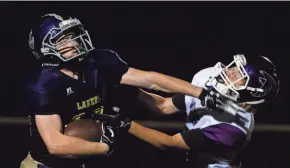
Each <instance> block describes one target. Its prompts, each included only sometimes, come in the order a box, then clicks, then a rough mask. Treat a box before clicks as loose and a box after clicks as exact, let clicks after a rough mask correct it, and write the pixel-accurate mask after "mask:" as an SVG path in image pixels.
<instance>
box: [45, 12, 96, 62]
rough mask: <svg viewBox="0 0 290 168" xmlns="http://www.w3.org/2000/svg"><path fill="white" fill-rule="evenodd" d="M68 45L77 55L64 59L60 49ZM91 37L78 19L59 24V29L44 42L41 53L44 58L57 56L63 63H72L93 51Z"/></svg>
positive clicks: (53, 30)
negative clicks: (71, 61)
mask: <svg viewBox="0 0 290 168" xmlns="http://www.w3.org/2000/svg"><path fill="white" fill-rule="evenodd" d="M68 37H69V38H68ZM68 43H70V44H72V46H71V47H72V49H75V50H76V53H75V54H74V55H73V56H70V57H67V58H66V57H64V56H63V55H62V54H61V53H60V51H59V50H58V49H60V48H64V46H65V45H67V44H68ZM93 49H94V47H93V45H92V42H91V39H90V36H89V34H88V32H87V31H86V30H84V29H83V26H82V24H81V23H80V21H79V20H78V19H71V18H70V19H68V20H64V21H62V22H60V23H59V28H52V29H51V30H50V31H49V32H48V33H47V34H46V36H45V37H44V38H43V41H42V48H41V52H42V53H43V55H44V56H56V57H57V58H59V59H60V60H61V61H63V62H67V61H70V60H72V59H75V58H77V57H79V58H80V56H84V55H86V54H87V53H88V52H89V51H91V50H93ZM64 50H65V49H64Z"/></svg>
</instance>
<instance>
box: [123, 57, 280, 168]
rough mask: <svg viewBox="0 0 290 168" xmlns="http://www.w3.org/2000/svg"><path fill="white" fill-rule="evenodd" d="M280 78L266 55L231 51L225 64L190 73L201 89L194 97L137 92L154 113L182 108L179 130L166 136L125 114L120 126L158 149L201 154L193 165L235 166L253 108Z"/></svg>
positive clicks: (271, 93)
mask: <svg viewBox="0 0 290 168" xmlns="http://www.w3.org/2000/svg"><path fill="white" fill-rule="evenodd" d="M279 83H280V82H279V79H278V78H277V74H276V66H275V65H274V64H273V63H272V62H271V61H270V60H269V59H268V58H266V57H264V56H260V57H256V58H254V57H247V58H246V57H245V56H244V55H235V56H234V60H233V61H232V62H231V63H230V64H229V65H227V66H225V65H223V64H222V63H217V64H216V65H215V66H214V67H209V68H206V69H203V70H201V71H199V72H198V73H197V74H195V75H194V77H193V80H192V85H195V86H199V87H201V88H204V90H203V91H202V93H201V96H199V98H196V97H190V96H185V95H175V96H173V97H170V98H164V97H161V96H159V95H155V94H151V93H148V92H145V91H142V92H140V93H139V95H138V98H139V100H141V101H142V102H143V103H145V104H146V105H147V106H148V107H150V108H151V109H152V110H154V111H157V112H158V113H161V114H165V115H168V114H173V113H176V112H179V111H186V113H187V122H186V124H185V126H186V129H185V130H184V131H182V132H180V133H178V134H175V135H173V136H169V135H167V134H164V133H162V132H159V131H156V130H153V129H150V128H146V127H143V126H141V125H139V124H137V123H136V122H133V121H130V120H129V119H128V120H123V122H121V123H122V126H121V127H122V128H125V127H124V122H125V125H126V128H127V129H128V131H129V132H130V133H131V134H133V135H134V136H136V137H137V138H139V139H142V140H144V141H146V142H148V143H150V144H152V145H153V146H156V147H158V148H160V149H166V148H172V147H173V148H179V149H184V150H185V151H186V152H187V153H189V156H190V153H193V156H198V157H199V156H200V158H199V159H198V160H199V162H198V163H197V164H198V166H197V167H202V168H205V167H207V168H238V167H241V160H240V158H239V157H238V154H239V153H240V151H242V150H243V148H244V147H245V146H246V144H247V143H248V142H249V140H250V137H251V133H252V130H253V127H254V117H253V111H254V110H256V109H257V108H258V107H259V106H261V105H264V104H266V103H268V102H271V101H273V100H274V99H275V97H276V96H277V94H278V92H279ZM209 93H210V94H209ZM203 95H204V96H203ZM201 156H202V157H201ZM189 163H190V159H189Z"/></svg>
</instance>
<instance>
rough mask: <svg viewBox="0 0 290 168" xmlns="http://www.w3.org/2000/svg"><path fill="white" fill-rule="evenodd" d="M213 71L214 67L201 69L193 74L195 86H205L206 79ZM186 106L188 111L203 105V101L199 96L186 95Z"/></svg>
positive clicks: (192, 82)
mask: <svg viewBox="0 0 290 168" xmlns="http://www.w3.org/2000/svg"><path fill="white" fill-rule="evenodd" d="M211 72H212V67H210V68H205V69H203V70H201V71H199V72H198V73H196V74H195V75H194V76H193V79H192V81H191V84H192V85H194V86H198V87H202V88H204V87H205V83H206V81H207V80H208V79H209V76H210V75H211ZM185 106H186V112H187V113H188V112H190V111H191V110H193V109H195V108H198V107H202V105H201V101H200V100H199V99H198V98H196V97H192V96H187V95H186V96H185Z"/></svg>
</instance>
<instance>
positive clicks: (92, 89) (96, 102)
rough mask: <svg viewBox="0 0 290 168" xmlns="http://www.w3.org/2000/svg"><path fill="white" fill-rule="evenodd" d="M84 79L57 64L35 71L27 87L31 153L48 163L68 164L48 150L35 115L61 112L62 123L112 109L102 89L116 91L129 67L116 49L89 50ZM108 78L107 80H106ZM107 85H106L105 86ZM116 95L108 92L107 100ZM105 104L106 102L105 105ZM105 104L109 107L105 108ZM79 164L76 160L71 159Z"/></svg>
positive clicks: (53, 165)
mask: <svg viewBox="0 0 290 168" xmlns="http://www.w3.org/2000/svg"><path fill="white" fill-rule="evenodd" d="M82 65H83V69H82V72H83V74H84V78H83V80H76V79H73V78H71V77H69V76H67V75H65V74H64V73H62V72H60V71H59V69H58V68H55V67H49V68H42V69H41V70H40V71H39V72H36V73H35V74H33V75H32V78H31V79H30V81H29V83H28V84H27V87H26V93H27V95H26V98H27V105H28V109H29V112H30V116H31V117H32V126H31V130H32V131H31V132H32V136H31V140H32V145H31V149H30V152H31V155H32V157H33V158H34V159H36V160H37V161H39V162H42V163H44V164H45V165H47V166H52V167H61V165H62V164H64V163H65V166H64V167H69V166H68V165H67V164H68V163H66V162H67V161H71V162H77V161H73V160H66V159H62V158H59V157H55V156H52V155H50V154H49V153H48V151H47V149H46V147H45V144H44V143H43V141H42V139H41V137H40V135H39V133H38V131H37V129H36V126H35V121H34V117H35V115H50V114H58V115H59V116H60V117H61V119H62V124H63V125H62V126H63V128H64V126H65V125H67V124H68V123H70V122H71V121H72V120H75V119H80V118H90V117H91V116H92V114H93V113H102V112H104V113H109V112H110V111H109V109H110V108H109V107H108V108H107V106H110V105H112V103H111V102H109V101H108V103H107V101H103V94H102V93H103V92H104V89H105V90H106V91H108V90H109V91H110V92H109V93H114V90H115V89H117V87H118V85H119V83H120V80H121V77H122V75H123V74H124V73H126V72H127V70H128V67H127V64H126V62H124V61H123V60H122V59H121V58H120V57H119V56H118V55H117V53H116V52H114V51H111V50H95V51H92V52H90V54H89V55H88V56H87V59H85V61H84V62H83V63H82ZM104 81H105V83H104ZM104 86H105V87H104ZM110 97H114V96H113V95H112V94H106V100H109V99H110ZM105 105H106V106H105ZM103 106H105V107H106V108H105V109H103ZM72 164H76V163H72Z"/></svg>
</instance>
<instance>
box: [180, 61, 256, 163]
mask: <svg viewBox="0 0 290 168" xmlns="http://www.w3.org/2000/svg"><path fill="white" fill-rule="evenodd" d="M213 71H214V68H213V67H210V68H206V69H203V70H201V71H199V72H198V73H197V74H195V76H194V77H193V80H192V82H191V84H192V85H195V86H199V87H202V88H205V83H206V82H207V80H208V79H209V77H210V75H211V74H212V72H213ZM185 106H186V113H187V115H189V113H190V111H192V110H194V109H197V108H201V107H203V105H202V104H201V101H200V100H199V99H198V98H195V97H191V96H185ZM238 115H240V116H242V117H243V118H245V119H246V120H247V121H244V123H243V124H244V126H243V127H242V126H240V125H238V124H237V123H235V122H232V123H228V122H222V121H218V120H216V119H215V118H214V117H213V116H210V115H204V116H202V117H201V118H200V119H199V120H198V121H194V122H191V121H187V122H186V124H185V126H186V127H187V129H189V130H191V129H200V130H201V131H202V132H204V134H205V135H206V136H207V134H206V132H207V131H208V130H210V131H211V130H212V128H221V129H219V130H221V131H220V132H218V133H217V135H213V136H211V137H210V136H207V137H208V138H210V139H212V140H214V141H217V142H221V143H226V141H228V140H227V139H228V138H226V137H227V135H226V134H227V132H226V131H227V130H226V129H228V127H230V128H238V129H237V130H241V131H242V132H241V133H240V134H243V133H244V134H245V136H246V139H247V140H249V139H250V137H251V134H252V131H253V128H254V116H253V114H252V113H249V112H238ZM225 127H227V128H225ZM223 128H225V129H223ZM223 130H224V131H225V132H224V133H225V134H224V133H223ZM214 132H215V131H213V132H211V134H214ZM218 155H219V154H218ZM212 157H214V158H212V159H211V160H214V163H213V162H212V163H209V164H208V168H233V167H236V166H233V165H231V164H230V163H231V160H227V159H226V157H221V156H212Z"/></svg>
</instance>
